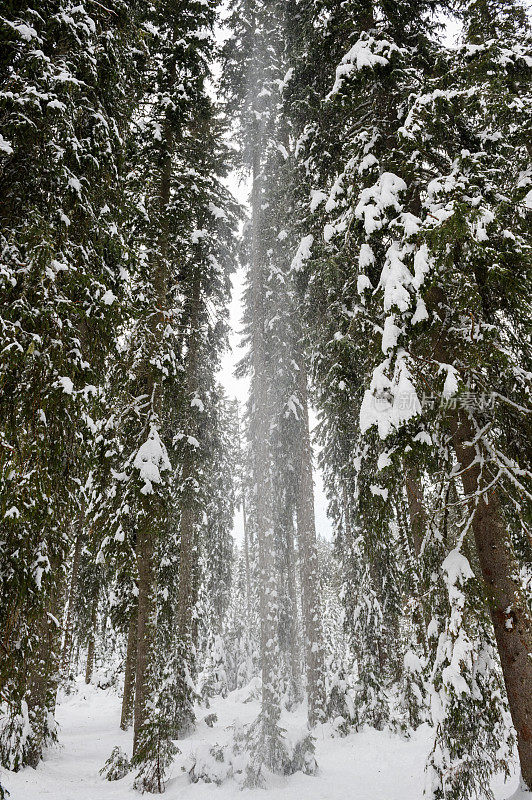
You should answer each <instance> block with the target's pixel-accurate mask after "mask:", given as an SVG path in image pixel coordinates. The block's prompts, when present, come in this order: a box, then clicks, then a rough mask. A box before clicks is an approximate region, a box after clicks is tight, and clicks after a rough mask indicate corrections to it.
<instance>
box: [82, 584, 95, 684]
mask: <svg viewBox="0 0 532 800" xmlns="http://www.w3.org/2000/svg"><path fill="white" fill-rule="evenodd" d="M97 613H98V596H96V597H95V598H94V600H93V602H92V611H91V627H90V632H89V646H88V648H87V664H86V667H85V683H90V682H91V680H92V672H93V669H94V648H95V642H96V620H97Z"/></svg>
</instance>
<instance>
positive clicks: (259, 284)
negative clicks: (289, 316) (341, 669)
mask: <svg viewBox="0 0 532 800" xmlns="http://www.w3.org/2000/svg"><path fill="white" fill-rule="evenodd" d="M256 68H257V70H258V72H259V77H260V65H257V67H256ZM252 85H253V86H254V87H257V86H258V85H260V84H259V81H258V80H257V81H252ZM253 102H254V104H256V102H257V101H256V99H255V98H254V100H253ZM255 117H256V122H255V130H254V133H253V155H252V181H253V183H252V192H251V206H252V208H251V235H252V241H251V303H252V323H251V340H252V352H251V357H252V365H253V376H252V388H251V394H252V415H251V442H252V452H253V479H254V486H255V508H254V511H255V514H256V537H257V560H258V569H259V581H258V583H259V587H258V588H259V612H260V626H261V636H260V655H261V671H262V703H261V726H262V733H261V736H262V743H263V750H262V752H261V753H260V758H261V761H262V763H264V764H265V765H266V766H267V767H268V768H269V769H271V770H272V771H274V772H277V771H279V768H280V765H279V763H278V744H279V734H280V732H279V728H278V722H279V718H280V714H281V709H280V697H279V681H278V673H277V666H278V659H279V640H278V618H279V609H278V586H277V583H278V581H277V572H276V563H275V562H276V560H275V536H274V526H273V516H272V484H271V454H270V423H271V409H270V402H269V392H268V373H267V369H268V364H267V357H266V348H265V341H264V339H265V326H266V318H265V308H264V304H265V297H264V291H265V287H264V279H265V276H264V268H263V256H264V254H263V245H262V230H261V207H262V197H263V188H262V187H263V176H262V172H261V150H262V145H263V135H264V134H263V130H262V127H263V122H262V117H261V114H260V110H257V111H256V112H255Z"/></svg>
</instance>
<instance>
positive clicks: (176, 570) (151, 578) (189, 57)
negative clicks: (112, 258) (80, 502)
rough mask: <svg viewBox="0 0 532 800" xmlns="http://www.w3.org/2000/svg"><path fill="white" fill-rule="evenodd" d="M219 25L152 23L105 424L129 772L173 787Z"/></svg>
mask: <svg viewBox="0 0 532 800" xmlns="http://www.w3.org/2000/svg"><path fill="white" fill-rule="evenodd" d="M212 24H213V8H212V7H210V6H208V5H205V4H202V3H160V4H158V5H157V6H156V7H154V8H152V9H151V12H150V18H149V20H147V21H146V30H147V31H149V35H148V37H147V46H148V48H149V58H148V62H147V67H146V74H145V86H144V89H145V95H144V98H143V100H142V102H141V104H140V107H139V113H138V119H137V120H136V124H137V126H138V127H137V130H138V135H137V141H136V151H135V155H134V161H133V162H132V164H133V166H132V170H131V173H130V185H129V189H128V191H129V193H130V195H131V197H132V201H133V202H134V206H135V209H136V211H135V213H134V214H133V215H132V218H131V222H130V231H131V232H130V239H131V242H132V248H133V246H134V247H135V275H134V299H135V304H136V310H135V317H136V319H134V321H133V324H132V325H131V326H130V329H129V330H127V331H126V332H125V333H126V345H125V348H124V353H123V354H122V357H121V359H120V361H119V362H118V363H117V365H116V370H115V373H116V374H115V375H114V377H113V378H112V381H111V383H112V385H113V387H114V391H115V395H116V396H115V400H114V403H113V405H114V413H113V416H112V417H111V418H110V420H109V423H108V426H107V427H108V431H106V437H107V438H108V439H110V440H111V441H113V440H114V446H113V447H111V448H108V450H107V453H108V455H109V458H110V459H111V460H112V464H113V481H112V482H111V486H110V488H109V489H108V490H107V497H106V502H107V503H108V504H109V508H110V509H111V511H110V514H111V517H112V520H113V527H114V538H112V539H107V540H104V541H103V542H102V552H104V553H105V552H107V551H109V549H111V550H113V549H115V548H116V547H117V544H118V545H120V543H123V545H124V555H125V557H126V558H129V556H128V555H127V552H126V551H127V549H128V547H129V546H130V544H131V543H133V544H134V547H135V551H136V572H137V575H136V584H137V588H136V594H137V601H136V615H137V642H136V645H137V646H136V680H135V684H136V686H135V714H134V717H135V726H134V730H135V736H134V757H133V761H132V766H133V767H136V768H138V770H139V773H138V776H137V781H136V784H137V786H138V787H139V788H141V789H142V788H143V789H148V790H152V791H161V790H162V789H163V788H164V773H165V770H166V768H167V766H168V763H169V760H170V758H171V755H172V752H173V745H172V744H171V740H172V739H173V738H177V737H178V736H179V735H181V734H183V733H184V732H185V731H186V730H187V729H188V728H189V727H190V725H191V724H192V722H193V711H192V698H193V680H192V678H193V672H194V669H195V667H194V653H195V643H194V639H195V635H196V626H195V624H194V617H195V614H194V607H195V603H196V598H197V591H198V586H199V581H200V575H199V563H200V558H199V554H200V549H199V548H200V543H201V536H200V528H201V527H202V526H203V525H205V524H206V523H205V519H206V514H207V511H208V506H209V502H210V501H211V500H210V494H209V486H208V482H209V480H211V479H214V477H215V476H216V472H215V470H214V465H213V464H212V463H210V462H209V459H210V458H211V454H210V453H209V449H215V448H214V446H213V442H215V441H216V439H219V438H220V425H221V424H224V422H225V420H222V419H221V416H220V413H219V410H218V409H219V405H220V403H221V402H222V400H221V398H220V394H219V390H218V388H217V387H216V385H215V383H214V377H213V376H214V373H215V371H216V370H217V368H218V365H219V364H218V361H219V354H220V348H221V346H222V344H223V341H224V335H225V322H224V317H225V304H226V299H227V294H228V288H229V284H228V270H229V267H230V252H231V239H232V235H233V233H232V231H233V228H234V221H235V217H234V211H235V206H234V203H233V202H232V201H230V199H229V196H228V195H227V192H226V191H225V190H224V189H223V187H222V185H221V183H220V176H221V175H222V174H223V171H224V159H223V154H222V150H221V148H220V145H219V135H218V126H217V122H216V119H215V116H214V110H213V107H212V103H211V101H210V100H209V99H208V97H207V94H206V92H205V85H204V84H205V80H206V78H207V77H208V70H209V61H210V54H211V51H212V44H213V40H212ZM229 478H230V476H227V475H226V476H225V480H229ZM117 501H118V502H117ZM226 502H227V499H226ZM113 508H114V510H113ZM217 511H219V509H217ZM224 513H225V519H227V511H226V512H224ZM222 516H223V514H222ZM132 523H133V531H132V534H133V535H132V537H131V535H130V533H129V530H128V527H129V526H130V525H131V524H132ZM222 529H223V531H224V532H223V534H221V533H220V535H225V529H224V528H223V524H222V523H221V526H220V529H217V532H216V535H218V534H219V531H220V530H222ZM169 652H171V653H173V655H172V658H171V659H170V660H168V653H169Z"/></svg>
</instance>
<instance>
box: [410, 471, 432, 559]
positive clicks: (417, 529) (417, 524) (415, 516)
mask: <svg viewBox="0 0 532 800" xmlns="http://www.w3.org/2000/svg"><path fill="white" fill-rule="evenodd" d="M405 486H406V498H407V501H408V516H409V518H410V530H411V531H412V541H413V543H414V552H415V554H416V556H420V555H421V547H422V545H423V539H424V538H425V533H426V532H427V515H426V514H425V508H424V506H423V488H422V486H421V482H420V480H419V477H418V475H417V474H416V473H415V471H414V470H413V469H412V468H409V467H407V466H406V465H405Z"/></svg>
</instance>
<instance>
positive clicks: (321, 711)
mask: <svg viewBox="0 0 532 800" xmlns="http://www.w3.org/2000/svg"><path fill="white" fill-rule="evenodd" d="M298 389H299V396H300V400H301V407H302V414H303V419H302V425H301V442H300V460H299V482H298V492H297V540H298V549H299V564H300V572H301V593H302V598H301V605H302V611H303V629H304V634H305V664H306V672H307V695H308V723H309V725H310V727H314V726H315V725H316V723H317V722H320V721H322V720H323V719H324V716H325V679H324V672H325V666H324V650H323V634H322V627H321V603H320V594H319V593H320V575H319V565H318V553H317V549H316V523H315V519H314V483H313V477H312V450H311V445H310V428H309V418H308V392H307V373H306V370H305V369H304V365H303V363H302V359H300V364H299V372H298Z"/></svg>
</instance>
